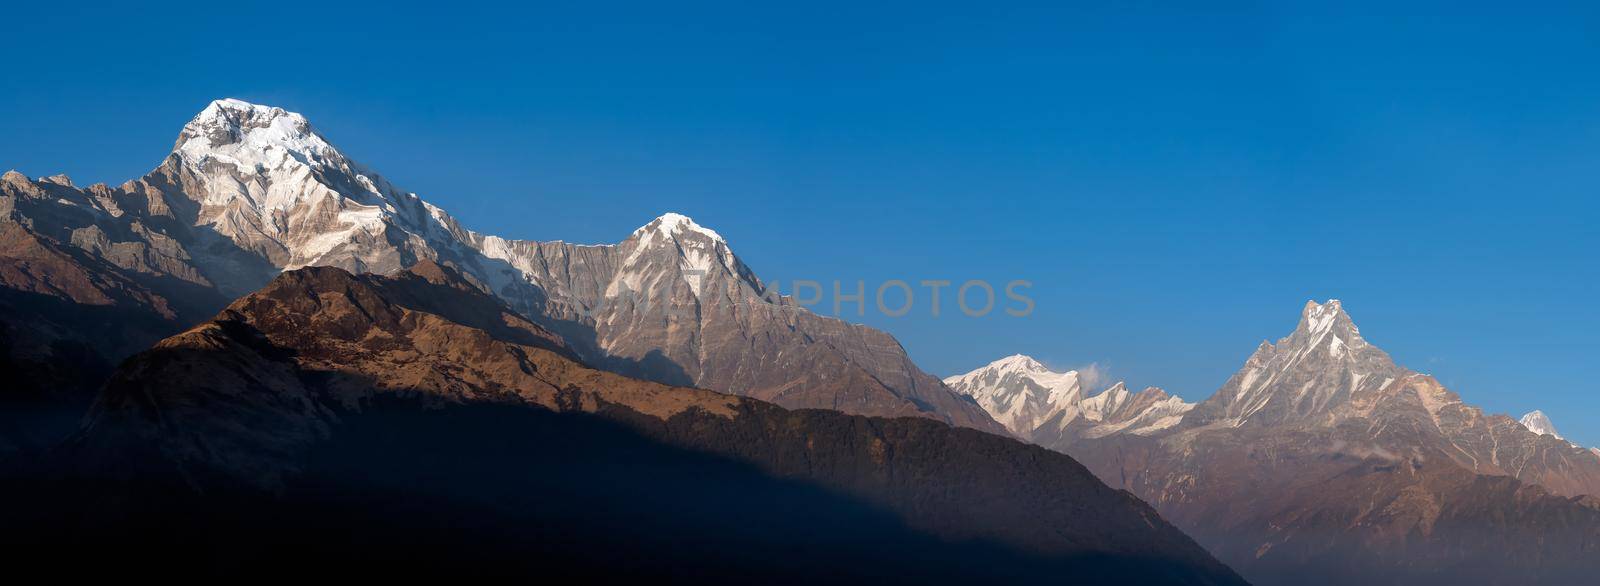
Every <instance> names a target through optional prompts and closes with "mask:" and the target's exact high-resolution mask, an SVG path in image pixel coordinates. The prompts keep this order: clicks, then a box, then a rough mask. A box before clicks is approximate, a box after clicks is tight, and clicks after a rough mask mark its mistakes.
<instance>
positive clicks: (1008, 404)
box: [944, 354, 1084, 437]
mask: <svg viewBox="0 0 1600 586" xmlns="http://www.w3.org/2000/svg"><path fill="white" fill-rule="evenodd" d="M944 382H945V384H947V385H950V388H952V389H955V391H956V392H959V393H961V394H964V395H967V396H970V397H972V398H973V400H975V401H977V402H978V405H979V406H981V407H983V408H984V410H986V411H988V412H989V414H990V415H992V416H994V418H995V420H996V421H999V422H1000V424H1001V425H1004V426H1006V428H1007V429H1010V430H1011V431H1012V433H1015V434H1017V435H1018V436H1019V437H1027V435H1028V434H1029V433H1032V431H1033V430H1034V428H1036V427H1038V425H1039V424H1040V423H1042V422H1043V421H1044V420H1045V418H1046V417H1048V416H1049V415H1050V414H1051V413H1053V412H1054V411H1056V410H1057V409H1059V408H1060V407H1061V406H1063V405H1075V404H1077V403H1078V401H1080V400H1082V399H1083V392H1084V390H1083V384H1082V381H1080V380H1079V376H1078V371H1075V370H1068V371H1065V372H1055V371H1052V370H1050V369H1049V368H1046V367H1045V366H1044V364H1041V363H1040V362H1039V361H1038V360H1034V359H1033V358H1031V357H1029V356H1025V355H1022V354H1013V355H1011V356H1007V357H1005V358H1001V359H999V360H996V361H994V362H990V363H989V364H986V365H983V366H981V367H978V368H977V369H976V370H973V371H972V372H968V373H966V374H962V375H957V376H952V377H950V378H947V379H945V380H944Z"/></svg>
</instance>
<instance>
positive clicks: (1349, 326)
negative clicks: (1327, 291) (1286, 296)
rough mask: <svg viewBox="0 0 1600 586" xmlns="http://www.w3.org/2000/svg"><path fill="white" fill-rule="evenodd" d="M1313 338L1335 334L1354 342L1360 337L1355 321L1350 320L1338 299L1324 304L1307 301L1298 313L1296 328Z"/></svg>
mask: <svg viewBox="0 0 1600 586" xmlns="http://www.w3.org/2000/svg"><path fill="white" fill-rule="evenodd" d="M1297 329H1299V330H1301V331H1304V332H1306V333H1308V334H1311V335H1313V336H1317V335H1321V334H1327V333H1335V334H1336V335H1337V334H1343V335H1342V336H1340V337H1345V338H1350V339H1347V340H1346V341H1354V339H1359V338H1360V337H1361V330H1360V329H1359V328H1357V327H1356V324H1355V321H1353V320H1351V319H1350V314H1349V313H1346V312H1345V310H1344V303H1342V302H1340V301H1339V300H1338V299H1329V300H1327V301H1326V302H1324V303H1317V302H1316V301H1315V300H1312V301H1307V302H1306V306H1305V308H1304V309H1302V310H1301V311H1300V325H1299V327H1298V328H1297Z"/></svg>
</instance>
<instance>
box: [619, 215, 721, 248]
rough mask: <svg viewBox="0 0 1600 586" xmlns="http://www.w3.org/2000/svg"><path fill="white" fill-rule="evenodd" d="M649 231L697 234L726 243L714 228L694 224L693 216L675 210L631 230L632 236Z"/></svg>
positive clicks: (667, 233)
mask: <svg viewBox="0 0 1600 586" xmlns="http://www.w3.org/2000/svg"><path fill="white" fill-rule="evenodd" d="M650 233H660V234H666V235H669V236H677V235H680V234H699V235H701V236H705V237H706V238H710V239H711V240H712V241H713V242H721V243H723V244H726V243H727V241H726V240H723V239H722V235H721V234H718V233H717V232H716V231H715V230H712V229H710V228H707V227H705V226H701V225H699V224H696V223H695V221H694V219H693V218H690V217H689V216H685V215H683V214H680V213H677V212H667V213H665V214H661V215H660V216H658V217H657V218H656V219H654V220H651V221H650V222H649V223H647V224H645V225H643V226H640V227H639V228H638V229H637V230H634V231H633V235H634V236H639V235H642V234H650Z"/></svg>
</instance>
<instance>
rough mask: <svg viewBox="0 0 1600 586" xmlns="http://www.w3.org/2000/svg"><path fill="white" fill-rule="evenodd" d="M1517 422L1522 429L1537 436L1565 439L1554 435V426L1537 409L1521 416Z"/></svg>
mask: <svg viewBox="0 0 1600 586" xmlns="http://www.w3.org/2000/svg"><path fill="white" fill-rule="evenodd" d="M1518 422H1519V423H1521V424H1522V426H1523V427H1526V428H1528V431H1531V432H1534V433H1537V434H1539V435H1548V436H1551V437H1554V438H1556V439H1565V438H1562V437H1561V434H1560V433H1556V425H1555V424H1554V423H1552V422H1551V421H1550V418H1549V417H1548V416H1546V415H1545V414H1544V412H1543V411H1540V410H1538V409H1535V410H1533V411H1531V412H1529V413H1528V414H1527V415H1523V416H1522V419H1519V420H1518Z"/></svg>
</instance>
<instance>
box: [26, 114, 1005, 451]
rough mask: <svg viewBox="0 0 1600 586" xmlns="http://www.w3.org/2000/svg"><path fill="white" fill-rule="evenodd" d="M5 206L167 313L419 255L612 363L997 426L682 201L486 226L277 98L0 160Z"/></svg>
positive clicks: (699, 381)
mask: <svg viewBox="0 0 1600 586" xmlns="http://www.w3.org/2000/svg"><path fill="white" fill-rule="evenodd" d="M0 214H3V215H5V216H6V217H8V218H10V219H11V220H12V221H13V222H15V223H17V224H20V225H22V226H25V227H26V230H27V231H29V232H30V233H31V234H32V237H35V238H44V239H48V240H51V241H53V242H55V243H57V244H56V245H57V246H61V247H70V248H72V249H73V252H74V253H75V254H83V255H88V256H90V257H92V258H94V259H95V260H96V261H97V262H104V263H109V264H111V265H114V266H115V267H117V268H118V269H120V270H121V272H123V273H126V274H127V275H128V277H129V278H130V279H132V280H134V281H135V282H138V283H140V284H143V285H145V286H146V287H149V288H151V289H152V290H155V291H166V290H169V289H188V290H197V291H186V292H184V293H183V294H182V295H177V296H175V297H181V298H182V299H184V300H185V301H188V302H190V304H191V305H193V306H194V308H195V309H196V311H194V312H192V314H191V315H190V316H189V317H190V318H191V319H190V320H179V321H192V319H193V318H195V315H199V316H203V315H207V314H209V313H210V312H212V311H215V310H216V309H218V308H220V307H221V306H222V305H223V304H225V303H226V302H227V301H228V300H231V299H234V298H237V297H239V296H241V295H244V294H246V293H249V292H250V291H253V290H255V289H257V288H259V287H261V286H262V285H265V284H266V283H267V282H268V281H269V280H271V278H272V277H273V276H275V275H276V274H278V273H279V272H281V271H283V270H286V269H294V268H299V267H304V266H333V267H339V268H344V269H347V270H350V271H354V272H374V273H380V274H392V273H395V272H397V271H400V270H402V269H404V268H405V267H407V266H409V265H411V264H413V263H415V262H417V261H419V260H432V261H436V262H439V263H442V264H446V265H449V266H452V267H456V268H457V269H459V270H460V271H461V272H463V273H464V274H466V275H468V276H469V278H470V279H472V280H473V281H474V282H476V283H478V284H481V285H483V286H484V287H486V288H487V289H488V290H490V291H492V292H494V294H495V295H497V296H499V297H500V298H501V299H503V300H505V301H506V302H507V303H508V304H510V305H511V306H512V307H513V308H514V309H516V310H517V311H519V312H521V313H522V314H524V315H528V316H533V318H534V319H536V320H538V321H539V322H540V323H541V324H542V325H543V326H545V327H547V328H549V329H551V330H552V331H556V332H559V333H560V334H561V335H562V336H564V338H565V339H566V340H568V344H569V347H570V348H571V349H572V351H573V352H576V353H577V354H578V355H579V356H581V357H582V358H583V359H584V360H585V361H587V362H589V363H591V364H595V365H598V366H601V367H603V368H606V369H608V370H611V371H615V372H619V373H623V374H627V375H630V376H635V377H639V378H644V379H648V380H654V381H658V382H664V383H669V384H678V385H693V386H698V387H701V388H708V389H712V390H718V391H723V392H729V393H734V394H738V395H742V396H750V397H756V398H761V399H764V400H768V401H771V402H774V403H777V404H779V405H784V406H789V407H818V408H829V409H838V410H842V411H846V412H850V413H859V414H865V415H887V416H898V415H912V416H921V417H929V418H933V419H937V420H940V421H946V422H949V423H953V424H956V425H963V426H967V427H973V428H976V429H982V430H986V431H993V432H1003V428H1002V427H1000V426H999V425H998V424H996V423H995V422H994V421H993V420H992V419H991V418H990V417H989V416H988V415H987V414H986V413H985V412H984V411H983V410H982V409H981V408H979V407H978V406H977V405H974V404H973V403H972V402H970V401H966V400H964V399H963V398H962V397H961V396H959V395H958V394H956V393H954V392H953V391H951V390H950V389H949V388H948V387H946V386H945V385H944V384H943V383H941V382H940V381H939V380H938V379H936V378H934V377H932V376H930V375H928V374H927V373H925V372H923V371H922V370H920V369H919V368H917V366H916V365H915V364H913V363H912V361H911V360H910V358H909V357H908V356H907V355H906V352H905V349H904V348H903V347H901V345H900V343H899V342H898V341H896V340H895V339H894V338H893V337H892V336H889V335H888V334H885V333H883V332H881V331H878V330H875V329H872V328H868V327H865V326H860V325H855V324H849V323H845V322H843V321H840V320H837V319H832V318H828V317H823V316H819V315H816V314H814V313H812V312H810V311H808V310H806V309H805V308H804V307H802V306H799V305H798V304H796V303H794V301H793V300H792V299H789V298H787V297H784V296H782V295H779V294H778V293H777V292H776V291H772V290H768V288H767V287H765V286H764V285H763V283H762V281H761V280H760V279H759V278H758V277H757V276H756V274H755V273H754V272H753V271H752V270H751V269H750V268H749V267H748V266H746V265H745V264H744V263H743V262H742V261H740V260H739V258H738V257H737V256H736V255H735V254H734V253H733V251H732V250H731V249H730V248H729V247H728V243H727V242H726V241H725V240H723V238H722V237H721V236H719V235H718V234H717V233H716V232H714V231H712V230H710V229H707V228H704V227H701V226H699V225H698V224H696V223H695V222H694V221H693V220H691V219H689V218H687V217H684V216H682V215H679V214H673V213H669V214H665V215H663V216H661V217H659V218H656V219H654V220H652V221H650V222H648V223H647V224H646V225H644V226H642V227H640V228H639V229H638V230H635V231H634V232H633V233H632V234H630V235H629V236H628V237H627V238H626V239H624V240H623V241H621V242H620V243H618V244H615V245H599V246H585V245H574V244H568V243H565V242H560V241H550V242H535V241H526V240H508V239H505V238H501V237H498V236H492V235H486V234H480V233H477V232H473V231H471V230H468V229H466V228H464V227H462V226H461V224H460V223H459V222H457V221H456V220H455V219H454V218H453V217H451V216H450V215H449V214H447V213H446V212H445V211H444V210H442V209H440V208H438V207H436V206H434V205H432V204H429V203H427V202H425V201H423V200H422V199H421V198H419V197H418V196H417V195H416V194H413V193H409V192H405V191H402V190H400V189H399V188H397V187H395V186H394V185H393V184H391V183H390V182H389V181H388V180H386V179H384V178H383V177H382V176H381V175H379V174H378V173H376V172H374V171H372V170H371V169H368V168H366V167H364V166H362V165H360V164H359V163H356V162H355V161H353V160H351V159H350V158H348V157H346V156H345V155H344V154H343V153H342V152H340V151H339V150H338V149H337V148H335V147H334V146H333V145H332V144H331V143H329V142H328V141H327V140H326V139H325V138H324V137H323V136H322V135H321V134H319V133H317V132H316V130H315V129H314V128H313V127H312V126H311V124H310V122H309V121H307V120H306V118H305V117H304V116H301V115H299V114H296V113H292V112H287V111H284V110H283V109H281V108H274V107H268V106H261V105H256V104H250V103H247V102H243V101H239V100H233V99H225V100H217V101H215V102H212V103H211V104H210V105H209V106H207V107H206V108H205V109H204V110H203V111H202V112H200V114H198V115H197V116H195V118H194V119H193V120H191V121H189V122H188V123H187V124H185V125H184V127H183V129H182V131H181V132H180V133H179V136H178V139H177V141H176V143H175V145H174V147H173V150H172V152H171V153H170V154H169V155H168V156H167V158H166V159H165V160H164V161H163V162H162V163H161V164H160V166H158V167H157V168H156V169H155V170H154V171H152V172H150V173H149V174H148V175H146V176H144V177H142V178H139V179H136V180H133V181H129V182H127V183H124V184H122V185H120V186H117V187H108V186H106V185H103V184H96V185H91V186H88V187H87V188H79V187H77V186H75V185H73V183H72V181H71V180H70V179H69V178H67V177H65V176H53V177H47V178H41V179H38V180H32V179H29V178H27V177H25V176H23V175H21V174H19V173H16V172H9V173H6V174H5V176H4V177H3V180H0ZM151 341H154V340H153V339H146V340H144V342H146V343H148V342H151ZM133 346H134V347H137V346H140V345H139V344H134V345H133ZM124 355H126V354H115V353H113V354H112V355H110V358H111V359H116V358H120V357H121V356H124Z"/></svg>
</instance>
